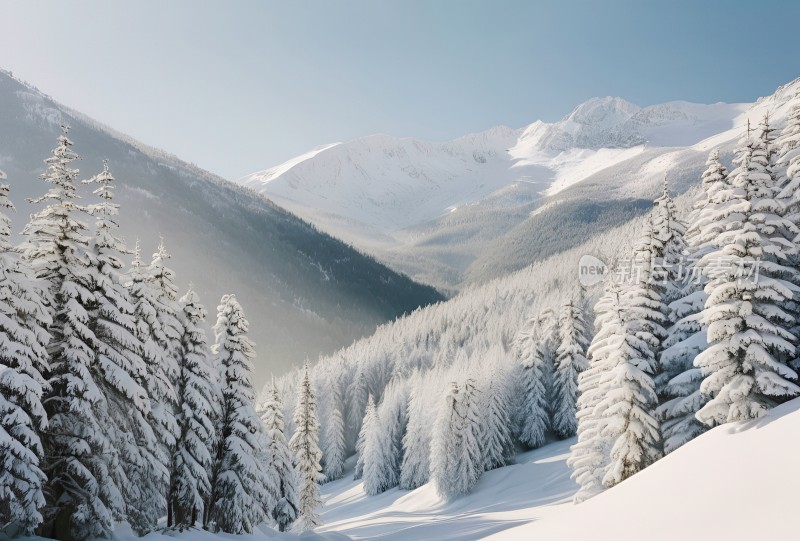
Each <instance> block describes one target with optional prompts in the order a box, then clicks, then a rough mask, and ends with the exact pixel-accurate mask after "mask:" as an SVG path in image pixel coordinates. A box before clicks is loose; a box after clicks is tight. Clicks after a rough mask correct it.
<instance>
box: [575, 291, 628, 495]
mask: <svg viewBox="0 0 800 541" xmlns="http://www.w3.org/2000/svg"><path fill="white" fill-rule="evenodd" d="M594 311H595V331H596V332H595V335H594V338H593V339H592V343H591V344H590V346H589V349H588V350H587V356H588V360H589V367H588V368H587V369H586V370H584V371H583V372H581V373H580V374H579V375H578V413H577V419H578V430H577V434H578V442H577V443H576V444H575V445H573V446H572V447H571V450H570V456H569V458H568V459H567V465H568V466H569V467H571V468H572V470H573V471H572V478H573V479H575V481H576V482H577V483H578V485H580V489H579V490H578V492H576V493H575V497H574V500H575V503H580V502H582V501H585V500H587V499H589V498H591V497H592V496H595V495H597V494H599V493H600V492H602V491H603V490H605V487H604V486H603V477H604V476H605V473H606V470H607V469H608V463H609V452H610V450H611V442H610V440H609V438H606V437H604V436H603V435H602V434H600V432H599V430H598V423H599V420H600V414H601V413H602V412H601V410H600V409H599V406H600V405H601V401H602V399H603V397H604V393H605V388H604V387H603V386H601V385H600V381H601V380H602V379H603V378H605V376H606V375H607V374H608V373H609V372H610V371H611V369H612V368H613V366H614V354H615V352H616V351H617V350H618V349H619V347H620V345H621V343H622V342H623V340H624V336H623V324H624V323H623V317H622V302H621V299H620V286H619V284H618V283H617V282H616V281H614V280H611V281H609V282H608V283H607V285H606V289H605V291H604V293H603V295H602V296H601V297H600V300H599V301H598V302H597V304H596V305H595V308H594Z"/></svg>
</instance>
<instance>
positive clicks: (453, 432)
mask: <svg viewBox="0 0 800 541" xmlns="http://www.w3.org/2000/svg"><path fill="white" fill-rule="evenodd" d="M444 401H445V403H444V405H443V407H442V409H441V410H440V411H439V415H438V417H437V419H436V424H435V426H434V429H433V430H434V432H433V441H432V442H431V480H432V481H433V483H434V486H435V487H436V491H437V492H438V493H439V495H440V496H442V497H443V498H452V497H456V496H460V495H462V494H467V493H469V492H470V491H471V490H472V487H474V486H475V483H477V482H478V479H480V476H481V474H482V473H483V470H484V464H485V463H484V458H483V453H482V452H481V440H480V436H481V434H480V432H481V423H480V417H479V411H478V410H479V407H480V397H479V396H478V390H477V388H476V383H475V380H473V379H468V380H467V381H466V382H465V383H464V384H463V385H458V384H457V383H455V382H453V383H451V384H450V388H449V389H448V391H447V393H446V395H445V397H444Z"/></svg>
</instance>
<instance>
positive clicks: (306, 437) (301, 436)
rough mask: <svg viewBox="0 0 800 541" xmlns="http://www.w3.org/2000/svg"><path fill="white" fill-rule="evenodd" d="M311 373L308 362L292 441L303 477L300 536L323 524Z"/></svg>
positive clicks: (295, 528) (297, 526)
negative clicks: (320, 513) (301, 533)
mask: <svg viewBox="0 0 800 541" xmlns="http://www.w3.org/2000/svg"><path fill="white" fill-rule="evenodd" d="M308 372H309V370H308V362H306V365H305V368H304V370H303V381H302V383H301V385H300V389H299V391H300V397H299V400H298V402H297V408H296V410H295V415H294V417H295V425H296V426H297V428H296V430H295V433H294V435H292V439H291V440H290V441H289V448H290V449H291V450H292V452H293V453H294V456H295V461H296V464H297V467H298V470H299V473H300V507H299V516H298V517H297V520H295V522H294V525H293V526H292V530H293V531H296V532H305V531H308V530H313V529H314V528H316V527H317V526H320V525H321V524H322V520H321V519H320V517H319V507H320V506H321V505H322V496H320V493H319V485H318V483H320V482H321V481H322V480H323V479H324V476H323V475H322V467H321V466H320V463H319V461H320V459H321V458H322V452H321V451H320V450H319V422H318V421H317V404H316V401H315V398H314V390H313V389H312V388H311V379H310V377H309V373H308Z"/></svg>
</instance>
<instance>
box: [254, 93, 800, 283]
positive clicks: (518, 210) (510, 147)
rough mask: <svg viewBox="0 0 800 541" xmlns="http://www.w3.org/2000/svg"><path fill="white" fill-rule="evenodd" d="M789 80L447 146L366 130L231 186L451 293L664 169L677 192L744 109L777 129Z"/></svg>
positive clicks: (597, 104) (725, 144)
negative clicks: (730, 100) (749, 94)
mask: <svg viewBox="0 0 800 541" xmlns="http://www.w3.org/2000/svg"><path fill="white" fill-rule="evenodd" d="M797 86H798V83H797V81H795V82H794V83H791V84H789V85H786V86H785V87H781V88H780V89H778V90H777V91H776V93H775V94H773V95H772V96H769V97H766V98H762V99H760V100H759V101H758V102H756V103H755V104H725V103H716V104H712V105H702V104H695V103H688V102H681V101H676V102H669V103H664V104H659V105H653V106H649V107H644V108H642V107H639V106H637V105H634V104H632V103H629V102H627V101H625V100H623V99H621V98H611V97H607V98H595V99H592V100H589V101H587V102H585V103H583V104H581V105H579V106H578V107H576V108H575V110H573V111H572V112H571V113H570V114H569V115H567V116H565V117H564V118H563V119H562V120H560V121H558V122H555V123H545V122H541V121H537V122H534V123H533V124H531V125H529V126H526V127H524V128H521V129H511V128H507V127H502V126H501V127H496V128H493V129H491V130H488V131H486V132H481V133H478V134H472V135H468V136H465V137H462V138H459V139H456V140H453V141H449V142H444V143H432V142H427V141H420V140H417V139H411V138H406V139H402V138H396V137H390V136H387V135H375V136H370V137H365V138H361V139H356V140H353V141H350V142H347V143H338V144H335V145H330V146H327V147H324V148H322V149H317V150H315V151H312V152H310V153H308V154H305V155H303V156H300V157H298V158H296V159H294V160H291V161H289V162H287V163H285V164H282V165H280V166H278V167H275V168H272V169H268V170H265V171H261V172H257V173H253V174H251V175H248V176H246V177H244V178H242V179H240V180H239V182H241V183H242V184H243V185H245V186H248V187H250V188H252V189H254V190H256V191H258V192H260V193H263V194H265V195H267V196H268V197H269V198H270V199H272V200H274V201H275V202H276V203H278V204H279V205H281V206H284V207H286V208H289V209H290V210H292V211H293V212H295V213H297V214H299V215H300V216H302V217H304V218H306V219H308V220H310V221H311V222H313V223H315V224H316V225H317V226H319V227H320V228H322V229H323V230H325V231H329V232H331V233H333V234H335V235H337V236H340V237H341V238H344V239H345V240H347V241H349V242H351V243H353V244H354V245H356V246H359V247H363V248H365V249H368V250H369V251H370V252H371V253H373V254H374V255H376V256H378V257H379V258H380V259H382V260H384V261H386V262H387V263H389V264H390V266H393V267H394V268H397V269H401V270H403V271H404V272H407V273H409V274H410V275H411V276H413V277H416V278H418V279H420V280H423V281H427V282H429V283H433V284H435V285H437V286H440V287H442V288H453V289H458V288H460V287H461V286H463V285H464V284H465V283H474V282H482V281H485V280H487V279H489V278H491V277H493V276H496V275H497V274H498V273H504V272H509V271H512V270H516V269H519V268H522V267H524V266H525V265H527V264H530V263H531V262H533V261H536V260H540V259H542V258H543V257H546V256H547V255H549V254H551V253H553V251H557V250H559V249H563V248H568V247H569V246H571V245H572V244H570V242H571V241H574V240H575V239H579V240H584V239H585V236H586V235H587V234H592V233H593V232H597V231H601V230H604V229H607V228H608V227H613V226H615V225H619V224H620V223H622V222H623V221H625V220H627V219H629V218H630V217H632V216H634V215H637V214H640V213H641V212H643V211H644V210H645V209H646V208H648V207H649V201H648V200H649V199H650V198H652V197H653V196H654V195H656V193H657V191H658V190H659V189H660V185H661V183H662V181H663V178H664V176H665V175H666V176H668V177H669V178H670V182H671V183H672V185H673V188H674V190H675V191H677V192H681V191H683V190H684V189H686V187H688V186H689V185H690V184H691V183H693V182H694V181H696V178H695V177H696V176H697V175H698V174H699V173H700V171H701V170H702V167H703V163H704V162H705V159H706V157H707V153H708V151H709V150H710V148H712V147H719V148H720V149H721V150H722V152H723V156H724V157H727V156H729V155H730V151H731V149H732V147H733V144H734V143H735V142H736V140H737V139H738V138H739V137H741V136H742V134H743V133H744V129H745V126H746V122H747V119H748V118H750V119H751V120H752V121H753V122H754V123H755V122H758V121H759V120H760V117H761V115H763V113H764V112H766V111H769V112H770V113H771V115H772V118H773V120H774V121H775V122H776V124H778V125H780V123H781V122H782V121H783V118H784V115H783V110H784V109H785V104H786V102H787V100H788V99H790V98H791V97H793V95H794V91H795V89H796V87H797ZM564 203H566V204H564ZM597 204H601V205H602V206H603V208H600V209H598V208H596V205H597ZM575 216H578V217H581V220H579V222H580V223H572V224H570V225H569V226H566V228H565V229H559V230H558V231H557V232H558V234H559V236H560V237H561V239H562V240H565V241H566V242H565V243H560V242H559V243H557V245H553V244H552V243H549V244H548V243H545V242H544V241H543V240H541V239H537V238H533V242H528V241H529V240H530V239H531V238H532V237H537V235H538V232H539V231H540V230H541V229H542V227H545V228H550V227H552V224H554V223H559V222H561V221H563V220H565V219H569V220H572V221H573V222H574V221H575ZM548 238H551V239H552V238H553V235H550V234H548ZM548 242H549V241H548ZM543 243H544V244H543ZM520 249H521V250H522V252H523V254H519V253H517V252H518V251H519V250H520Z"/></svg>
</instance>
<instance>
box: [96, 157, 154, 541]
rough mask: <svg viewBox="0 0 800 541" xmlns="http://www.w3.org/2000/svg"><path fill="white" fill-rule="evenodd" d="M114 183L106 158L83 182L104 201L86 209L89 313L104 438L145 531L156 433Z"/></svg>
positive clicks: (134, 520)
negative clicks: (90, 231) (90, 220)
mask: <svg viewBox="0 0 800 541" xmlns="http://www.w3.org/2000/svg"><path fill="white" fill-rule="evenodd" d="M113 182H114V177H113V176H112V175H111V172H110V171H109V170H108V162H104V167H103V172H101V173H100V174H99V175H96V176H95V177H93V178H91V179H89V180H87V181H84V183H86V184H90V185H97V188H96V189H95V190H94V193H95V194H96V195H97V196H98V197H99V198H100V203H96V204H93V205H90V206H89V207H88V211H89V213H90V214H92V215H93V216H94V217H95V237H94V241H93V243H92V251H91V252H90V257H91V265H92V272H91V276H92V282H93V289H94V291H95V302H94V304H93V307H92V309H91V311H90V312H89V316H90V318H89V328H90V329H91V331H92V332H93V333H94V335H95V337H96V338H97V341H96V342H95V343H94V345H93V346H94V350H95V351H94V354H95V358H96V364H95V365H94V366H92V371H93V373H95V374H96V376H95V380H96V382H97V385H98V387H99V389H100V392H101V393H102V395H103V396H104V397H105V402H106V408H107V412H108V418H106V419H102V424H103V426H104V429H105V432H106V437H107V438H108V439H109V441H111V442H113V445H114V447H115V448H116V450H117V452H118V455H119V468H121V471H119V472H117V473H116V474H115V476H116V477H118V478H119V483H120V489H121V490H122V492H123V496H124V498H125V502H126V512H125V516H126V519H127V521H128V522H129V523H130V524H131V526H132V528H133V529H134V531H136V532H137V533H139V534H140V535H144V534H146V533H147V532H149V531H151V530H152V529H153V528H154V527H155V526H156V523H155V521H156V520H157V519H158V516H153V515H154V514H153V513H148V512H146V511H147V510H146V509H145V508H144V506H142V502H144V501H146V500H147V497H148V495H147V492H146V490H147V489H148V488H149V486H148V484H147V483H140V482H136V481H138V480H142V479H145V478H147V477H148V472H149V470H150V468H151V466H150V464H151V463H152V462H153V461H154V459H155V457H154V455H153V452H152V450H153V448H154V445H155V436H154V434H153V431H152V428H151V426H150V423H149V420H148V417H149V415H150V399H149V397H148V395H147V391H146V389H145V388H144V387H143V384H144V374H145V372H146V370H147V368H146V365H145V363H144V360H143V359H142V356H141V351H142V343H141V341H140V340H139V339H138V338H137V336H136V324H135V322H134V319H133V311H134V310H133V305H132V303H131V298H130V293H129V291H128V289H127V288H126V287H125V280H124V278H123V275H122V272H121V269H122V267H123V263H122V256H123V254H127V253H129V252H128V250H127V248H126V247H125V244H124V242H123V241H122V240H120V239H119V238H118V237H117V236H116V232H117V230H118V225H117V222H116V216H117V215H118V214H119V205H117V204H115V203H114V202H113V189H114V188H113ZM109 469H111V468H109ZM143 511H144V512H143Z"/></svg>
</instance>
